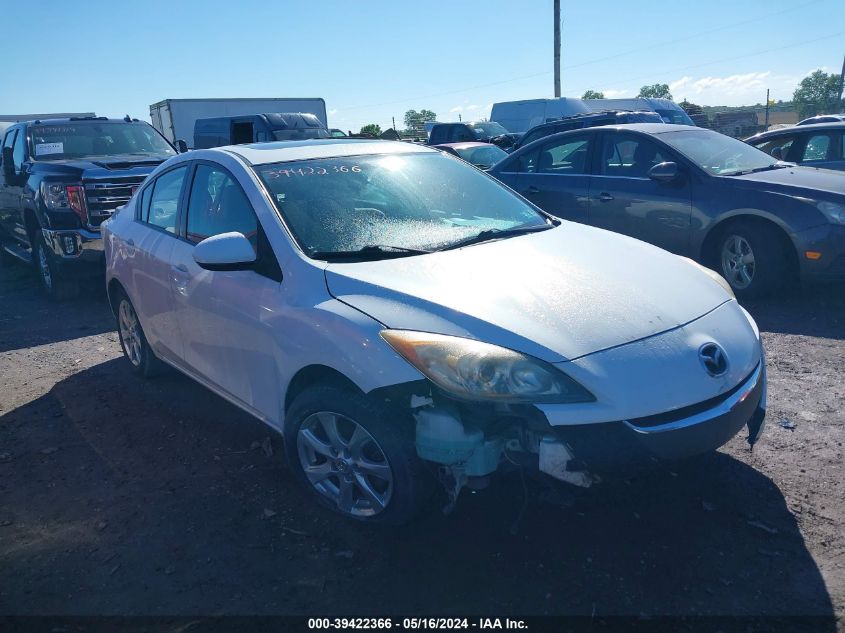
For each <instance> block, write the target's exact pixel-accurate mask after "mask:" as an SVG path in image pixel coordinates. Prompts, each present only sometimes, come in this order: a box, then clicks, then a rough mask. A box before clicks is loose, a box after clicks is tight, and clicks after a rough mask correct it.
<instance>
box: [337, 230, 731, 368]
mask: <svg viewBox="0 0 845 633" xmlns="http://www.w3.org/2000/svg"><path fill="white" fill-rule="evenodd" d="M325 275H326V283H327V286H328V289H329V292H330V293H331V294H332V295H333V296H334V297H336V298H337V299H339V300H341V301H343V302H345V303H347V304H349V305H351V306H353V307H355V308H357V309H358V310H360V311H362V312H364V313H365V314H368V315H370V316H371V317H373V318H374V319H376V320H377V321H379V322H381V323H382V324H384V325H385V326H386V327H388V328H394V329H408V330H419V331H425V332H435V333H439V334H447V335H453V336H463V337H468V338H473V339H478V340H483V341H486V342H489V343H493V344H496V345H501V346H504V347H508V348H510V349H515V350H518V351H521V352H524V353H526V354H531V355H533V356H535V357H537V358H542V359H543V360H546V361H549V362H561V361H565V360H571V359H574V358H578V357H580V356H584V355H586V354H590V353H593V352H596V351H599V350H603V349H607V348H610V347H614V346H617V345H622V344H625V343H629V342H632V341H636V340H639V339H642V338H644V337H647V336H651V335H654V334H658V333H660V332H664V331H667V330H670V329H673V328H676V327H678V326H680V325H683V324H685V323H688V322H690V321H693V320H695V319H697V318H698V317H700V316H702V315H704V314H706V313H708V312H710V311H711V310H713V309H715V308H716V307H718V306H719V305H721V304H723V303H725V302H726V301H728V300H730V297H729V296H728V294H727V293H726V292H725V290H724V289H723V288H722V287H721V286H720V285H719V284H718V283H717V282H715V281H714V280H713V279H712V278H710V277H709V276H708V275H706V274H704V273H703V272H701V271H700V270H698V269H697V267H696V266H694V265H693V264H691V263H690V262H688V261H684V260H683V259H682V258H680V257H677V256H675V255H672V254H670V253H668V252H666V251H663V250H661V249H658V248H656V247H654V246H651V245H649V244H646V243H645V242H640V241H638V240H634V239H631V238H627V237H624V236H622V235H618V234H616V233H610V232H607V231H603V230H599V229H595V228H591V227H587V226H583V225H580V224H574V223H570V222H564V223H562V225H561V226H559V227H557V228H554V229H550V230H547V231H543V232H540V233H533V234H526V235H521V236H518V237H513V238H510V239H503V240H499V241H495V242H486V243H482V244H476V245H473V246H467V247H464V248H460V249H456V250H451V251H444V252H439V253H433V254H427V255H418V256H411V257H404V258H398V259H388V260H381V261H375V262H356V263H332V264H329V265H328V266H327V267H326V269H325Z"/></svg>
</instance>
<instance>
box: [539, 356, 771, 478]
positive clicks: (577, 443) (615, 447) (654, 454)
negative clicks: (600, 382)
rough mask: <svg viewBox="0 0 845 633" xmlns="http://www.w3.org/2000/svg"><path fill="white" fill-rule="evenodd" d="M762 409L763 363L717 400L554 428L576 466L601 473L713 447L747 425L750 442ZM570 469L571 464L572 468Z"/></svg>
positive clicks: (759, 429) (758, 429) (760, 423)
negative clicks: (677, 408) (658, 412)
mask: <svg viewBox="0 0 845 633" xmlns="http://www.w3.org/2000/svg"><path fill="white" fill-rule="evenodd" d="M765 408H766V369H765V361H764V360H762V359H761V362H760V363H759V364H758V365H757V367H756V368H755V369H754V371H753V372H752V373H751V375H749V376H748V377H747V378H746V379H745V380H743V381H742V382H741V383H740V384H739V385H737V386H736V387H734V388H733V389H731V390H730V391H728V392H727V393H725V394H722V395H721V396H719V397H718V398H713V399H712V400H708V401H706V402H702V403H699V404H696V405H692V406H689V407H685V408H683V409H680V410H677V411H672V412H667V413H663V414H658V415H653V416H649V417H646V418H639V419H632V420H624V421H620V422H607V423H598V424H582V425H567V426H557V427H553V433H554V434H555V435H556V436H557V437H558V438H559V439H560V440H562V441H563V442H565V443H566V444H567V445H568V446H569V447H570V448H571V452H572V454H573V457H574V459H575V460H576V461H577V463H578V465H579V467H583V468H585V469H586V470H589V471H592V472H596V473H601V472H612V471H618V470H628V469H630V468H632V467H633V468H636V467H637V466H641V465H643V464H648V463H649V462H661V461H672V460H678V459H683V458H686V457H691V456H693V455H698V454H701V453H706V452H708V451H712V450H715V449H717V448H719V447H720V446H722V445H723V444H725V443H726V442H728V440H730V439H731V438H733V437H734V436H735V435H736V434H737V433H739V432H740V430H742V428H743V427H744V426H746V425H747V426H748V429H749V435H748V442H749V443H750V444H752V445H753V444H754V442H756V441H757V439H758V438H759V436H760V433H761V432H762V429H763V421H764V418H765ZM571 468H572V467H570V469H571Z"/></svg>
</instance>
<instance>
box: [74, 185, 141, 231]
mask: <svg viewBox="0 0 845 633" xmlns="http://www.w3.org/2000/svg"><path fill="white" fill-rule="evenodd" d="M142 182H144V176H133V177H127V178H115V179H113V180H109V181H101V180H92V181H88V182H85V183H84V184H85V197H86V201H87V203H88V222H89V224H90V225H91V227H94V228H96V227H98V226H100V224H102V222H103V220H105V219H106V218H108V217H109V216H111V214H112V213H114V210H115V209H116V208H117V207H121V206H123V205H124V204H126V203H127V202H129V198H131V197H132V190H133V189H134V188H136V187H137V186H138V185H140V184H141V183H142Z"/></svg>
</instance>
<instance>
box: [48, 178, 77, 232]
mask: <svg viewBox="0 0 845 633" xmlns="http://www.w3.org/2000/svg"><path fill="white" fill-rule="evenodd" d="M41 198H42V199H43V200H44V206H45V207H47V209H49V210H50V211H54V210H57V209H70V210H71V211H73V212H74V213H75V214H76V215H78V216H79V219H80V220H82V222H83V224H84V223H87V222H88V205H87V203H86V201H85V188H84V187H83V186H82V185H81V184H79V183H65V182H42V183H41Z"/></svg>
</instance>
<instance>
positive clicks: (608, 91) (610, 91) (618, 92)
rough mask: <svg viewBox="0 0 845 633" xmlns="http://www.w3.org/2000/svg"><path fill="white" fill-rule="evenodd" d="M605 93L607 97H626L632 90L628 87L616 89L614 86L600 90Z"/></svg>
mask: <svg viewBox="0 0 845 633" xmlns="http://www.w3.org/2000/svg"><path fill="white" fill-rule="evenodd" d="M599 92H601V93H602V94H603V95H604V98H605V99H618V98H619V97H624V96H625V95H627V94H629V93H630V90H628V89H627V88H623V89H622V90H614V89H613V88H605V89H604V90H600V91H599Z"/></svg>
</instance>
